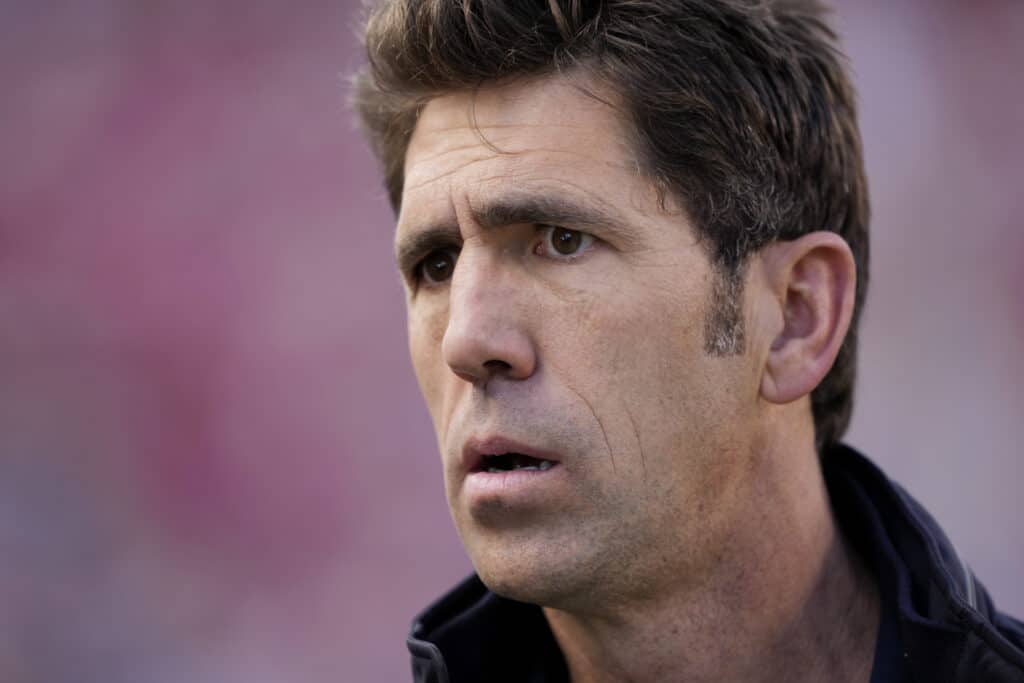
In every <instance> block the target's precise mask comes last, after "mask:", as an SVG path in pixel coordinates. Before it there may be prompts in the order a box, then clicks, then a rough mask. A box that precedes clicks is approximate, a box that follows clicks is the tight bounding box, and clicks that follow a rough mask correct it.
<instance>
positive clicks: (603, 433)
mask: <svg viewBox="0 0 1024 683" xmlns="http://www.w3.org/2000/svg"><path fill="white" fill-rule="evenodd" d="M565 388H566V389H568V390H569V391H571V392H572V393H574V394H576V395H577V396H579V398H580V400H581V401H583V404H584V405H585V406H587V409H588V410H589V411H590V414H591V415H593V416H594V420H596V421H597V426H598V427H600V428H601V436H602V437H604V445H605V448H607V449H608V458H609V459H610V460H611V461H612V471H613V472H617V471H618V470H617V469H616V467H615V451H614V450H612V445H611V442H609V441H608V432H606V431H605V428H604V422H602V421H601V418H600V417H598V415H597V411H595V410H594V406H593V405H591V403H590V401H588V400H587V399H586V397H585V396H584V395H583V394H581V393H580V392H578V391H576V390H575V389H574V388H573V387H572V386H571V385H570V384H569V383H568V382H566V383H565Z"/></svg>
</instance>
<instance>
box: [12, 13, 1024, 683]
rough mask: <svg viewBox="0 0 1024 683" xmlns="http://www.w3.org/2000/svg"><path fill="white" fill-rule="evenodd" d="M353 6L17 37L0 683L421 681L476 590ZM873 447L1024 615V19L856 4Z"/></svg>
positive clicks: (143, 16) (64, 18)
mask: <svg viewBox="0 0 1024 683" xmlns="http://www.w3.org/2000/svg"><path fill="white" fill-rule="evenodd" d="M361 11H362V10H361V9H360V7H359V6H358V4H357V3H356V2H354V1H345V0H342V1H341V2H334V3H328V2H312V1H310V2H303V3H293V2H285V1H284V0H266V1H264V2H257V3H251V2H242V1H241V0H219V1H218V2H193V1H185V2H171V1H169V0H160V1H156V0H154V1H152V2H146V3H138V2H132V1H130V0H88V1H84V0H79V1H78V2H70V1H62V2H59V1H56V0H44V1H34V2H32V1H29V0H15V1H13V2H12V1H10V0H8V1H7V2H4V3H3V4H2V6H0V86H2V99H0V159H2V163H0V321H2V324H0V679H2V680H5V681H7V680H11V681H15V680H17V681H108V682H111V681H112V682H118V681H157V682H163V681H168V682H169V681H182V680H190V681H217V682H220V681H232V682H233V681H283V680H288V681H308V682H310V683H320V682H324V683H326V682H327V681H396V680H408V677H409V674H408V664H407V656H406V654H405V650H404V638H405V631H406V627H407V623H408V621H409V619H410V618H411V616H412V615H413V614H414V613H415V612H416V611H418V610H419V609H420V608H421V607H422V606H423V605H424V604H425V603H426V602H428V601H429V600H431V599H433V598H434V597H436V595H438V594H439V593H440V591H441V590H443V589H444V588H446V587H447V586H448V585H449V584H450V583H452V582H454V581H455V580H456V579H457V578H459V577H460V576H461V575H462V574H464V573H465V572H467V571H468V570H469V564H468V562H467V560H466V559H465V556H464V555H463V553H462V550H461V547H460V545H459V543H458V540H457V538H456V537H455V534H454V532H453V530H452V528H451V524H450V522H449V520H448V517H447V510H446V507H445V503H444V498H443V493H442V483H441V477H440V468H439V464H438V458H437V455H436V447H435V442H434V436H433V432H432V430H431V427H430V425H429V422H428V420H427V417H426V412H425V410H424V408H423V407H422V406H421V403H420V398H419V395H418V393H417V390H416V387H415V383H414V380H413V377H412V373H411V371H410V369H409V364H408V361H407V358H406V347H405V332H404V308H403V297H402V293H401V288H400V285H399V280H398V277H397V275H396V274H395V272H394V269H393V265H392V259H391V233H392V228H393V222H392V216H391V215H390V213H389V210H388V208H387V203H386V201H385V196H384V192H383V190H382V189H381V186H380V182H379V178H378V175H377V170H376V167H375V164H374V162H373V160H372V158H371V156H370V155H369V153H368V151H367V148H366V147H365V145H364V143H363V141H362V139H361V138H360V136H359V135H358V132H357V131H356V129H355V126H354V123H353V116H352V114H351V113H350V112H349V111H348V110H347V109H346V106H345V98H346V91H347V85H346V83H347V75H349V74H351V73H352V72H353V71H354V70H355V68H356V67H357V66H358V64H359V63H360V59H361V56H360V48H359V44H358V38H357V35H358V24H359V16H360V14H361ZM837 23H838V26H839V28H840V30H841V31H842V33H843V34H844V36H845V45H846V49H847V52H848V54H849V55H850V57H851V60H852V63H853V68H854V71H855V73H856V81H857V83H858V87H859V89H860V94H861V103H862V126H863V132H864V138H865V145H866V153H867V160H868V170H869V177H870V180H871V186H872V199H873V205H874V220H873V225H872V232H873V241H874V245H873V264H872V269H871V278H872V285H871V294H870V297H869V302H868V307H867V312H866V317H865V320H864V324H863V329H864V332H863V348H862V360H861V378H860V391H859V399H858V404H857V411H856V416H855V423H854V427H853V430H852V433H851V435H850V439H849V440H850V441H851V442H852V443H853V444H854V445H856V446H860V447H862V448H863V449H865V450H866V451H867V452H868V453H869V454H870V455H871V456H872V457H874V458H875V459H876V460H877V461H879V462H880V463H881V464H882V465H883V466H884V467H885V468H886V469H887V470H888V471H889V472H890V474H891V475H892V476H894V477H895V478H897V479H898V480H900V481H901V482H902V483H904V484H905V485H906V486H907V487H908V488H909V489H910V490H911V491H912V492H913V493H915V494H916V495H917V496H918V497H919V498H920V499H921V500H922V501H923V502H924V503H925V504H926V505H927V506H928V507H929V508H930V509H931V510H932V511H933V513H934V514H935V515H936V517H937V518H938V519H939V520H940V522H942V523H943V524H944V525H945V526H946V528H947V530H948V532H949V534H950V536H951V537H952V539H953V540H954V542H955V543H956V544H957V545H958V547H959V548H960V550H961V551H962V553H963V554H964V555H965V556H966V557H967V558H968V559H969V561H970V562H971V564H972V566H973V567H974V568H975V570H976V572H977V573H978V574H979V575H980V576H981V577H982V579H983V580H984V581H985V582H986V583H987V584H988V586H989V587H990V588H991V590H992V592H993V594H994V596H995V598H996V600H997V602H999V603H1001V604H1002V605H1003V606H1004V608H1007V609H1009V610H1010V611H1014V612H1016V613H1017V614H1018V615H1020V614H1022V613H1024V588H1022V587H1021V583H1020V577H1021V576H1022V575H1024V522H1022V506H1021V503H1020V501H1021V499H1022V496H1021V492H1020V488H1021V486H1022V484H1024V476H1022V475H1024V466H1022V464H1021V462H1022V459H1021V457H1020V446H1019V444H1020V443H1021V442H1022V441H1024V419H1022V418H1024V353H1022V352H1024V342H1022V339H1024V258H1022V257H1024V230H1022V229H1021V217H1022V216H1024V198H1022V192H1021V188H1022V187H1024V133H1022V132H1021V124H1022V122H1024V88H1022V87H1021V85H1020V83H1021V80H1020V75H1019V73H1020V70H1021V69H1022V68H1024V42H1022V41H1020V40H1019V37H1020V36H1021V35H1024V4H1021V3H1019V2H1015V1H1013V0H1006V1H1004V2H999V1H996V0H989V1H986V2H970V3H968V2H959V3H957V2H948V1H946V2H930V1H926V0H918V1H916V2H908V3H887V2H882V1H881V0H873V1H871V2H863V1H859V2H855V1H854V0H847V1H845V2H841V3H840V4H839V7H838V13H837Z"/></svg>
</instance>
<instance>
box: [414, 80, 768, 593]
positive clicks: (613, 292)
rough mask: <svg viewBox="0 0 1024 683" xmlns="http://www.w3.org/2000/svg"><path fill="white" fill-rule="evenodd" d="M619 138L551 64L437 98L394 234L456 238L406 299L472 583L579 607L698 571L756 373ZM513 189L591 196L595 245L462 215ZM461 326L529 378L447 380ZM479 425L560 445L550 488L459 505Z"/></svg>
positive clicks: (701, 267) (487, 352)
mask: <svg viewBox="0 0 1024 683" xmlns="http://www.w3.org/2000/svg"><path fill="white" fill-rule="evenodd" d="M470 111H472V113H473V116H472V117H470V115H469V112H470ZM626 140H627V136H626V135H625V134H624V132H623V129H622V126H621V123H620V121H619V119H618V115H617V113H616V112H615V111H614V110H613V109H612V108H610V107H609V106H608V105H606V104H604V103H601V102H599V101H597V100H595V99H593V98H590V97H588V96H586V95H584V94H583V93H581V92H580V91H579V90H578V89H577V88H574V87H573V86H572V84H571V83H569V82H567V81H565V80H564V79H558V78H549V79H540V80H535V81H532V82H524V83H518V84H511V85H506V86H502V87H498V88H492V89H484V90H481V91H479V92H478V93H476V94H475V95H473V96H471V95H468V94H456V95H450V96H446V97H443V98H439V99H437V100H434V101H432V102H431V103H430V104H428V105H427V107H426V108H425V109H424V111H423V112H422V114H421V116H420V119H419V123H418V125H417V129H416V133H415V135H414V137H413V140H412V143H411V145H410V148H409V153H408V156H407V159H406V183H407V184H406V191H405V198H404V201H403V207H402V213H401V216H400V220H399V231H398V232H399V234H398V240H399V242H400V243H401V242H402V241H403V240H406V241H408V240H409V239H410V238H411V237H413V236H414V235H415V233H416V232H417V230H419V229H420V228H419V227H418V226H422V225H428V224H429V225H438V224H447V225H449V226H450V227H451V228H453V230H454V231H455V234H456V235H457V236H458V238H459V240H460V241H461V253H460V254H459V260H458V263H457V265H456V270H455V276H454V277H453V278H452V279H451V281H450V282H449V283H448V284H447V285H446V286H444V287H439V288H436V289H432V290H429V291H428V290H424V289H422V288H421V289H419V290H415V291H414V288H412V287H411V288H410V294H409V299H408V303H409V334H410V350H411V353H412V358H413V365H414V368H415V370H416V375H417V378H418V380H419V383H420V387H421V390H422V392H423V395H424V398H425V400H426V402H427V405H428V407H429V409H430V412H431V416H432V418H433V421H434V425H435V428H436V430H437V433H438V443H439V447H440V450H441V453H442V458H443V463H444V470H445V485H446V491H447V495H448V500H449V506H450V508H451V512H452V517H453V519H454V521H455V525H456V528H457V529H458V531H459V533H460V536H461V538H462V540H463V543H464V545H465V547H466V549H467V552H468V553H469V556H470V558H471V559H472V561H473V563H474V566H475V567H476V569H477V571H478V573H479V574H480V576H481V578H482V579H483V580H484V582H485V583H486V584H487V585H488V586H489V587H490V588H491V589H492V590H494V591H495V592H497V593H500V594H504V595H507V596H509V597H513V598H515V599H518V600H522V601H526V602H533V603H537V604H542V605H553V606H559V607H563V608H569V607H573V608H577V609H579V608H583V607H586V605H588V604H590V603H592V602H593V601H594V600H595V597H596V596H598V595H601V596H603V598H604V599H607V598H609V597H612V598H620V599H622V600H626V599H637V598H643V597H651V596H654V595H656V594H657V593H658V591H660V590H662V589H663V588H664V587H665V586H664V584H665V583H666V582H670V581H679V580H681V579H682V580H685V577H687V576H690V577H692V579H693V581H699V580H700V577H701V575H702V574H703V573H706V572H707V571H710V570H711V567H712V566H713V564H714V562H715V561H716V554H719V553H720V552H721V545H722V543H723V542H727V538H726V531H725V530H726V529H728V528H729V526H730V525H731V524H734V523H735V521H734V520H732V519H730V514H731V513H732V510H733V508H734V506H731V505H730V501H729V496H730V495H733V493H731V492H732V491H734V490H735V489H736V487H735V486H734V481H735V479H736V478H737V477H739V476H741V474H742V472H743V471H744V467H745V465H744V463H743V459H744V457H745V453H744V452H743V449H742V447H741V446H740V444H742V443H744V439H743V438H742V437H741V436H740V435H739V434H738V432H741V431H742V430H743V429H744V426H743V425H744V424H745V413H744V411H745V410H748V406H749V404H750V403H751V402H752V399H753V397H752V396H751V393H752V392H753V391H754V389H752V386H753V382H752V369H751V368H750V367H749V362H748V360H747V359H745V358H744V357H742V356H738V355H730V354H720V355H717V354H709V353H708V352H707V348H706V345H707V339H706V327H705V323H706V321H707V320H708V318H709V315H708V312H709V311H708V306H709V303H710V301H711V300H712V297H711V293H712V291H713V287H714V283H715V281H716V278H717V277H718V276H717V275H716V274H715V273H714V271H713V268H712V266H711V265H710V263H709V261H708V258H707V256H706V254H705V252H704V250H703V248H702V247H701V246H700V245H698V244H697V241H696V239H695V238H694V236H693V231H692V229H691V228H690V227H689V225H688V224H687V222H686V219H685V215H684V214H683V213H682V212H681V211H665V210H663V209H662V208H661V207H660V206H659V201H658V198H657V193H656V191H655V189H654V187H653V184H652V183H651V182H650V181H649V180H648V179H647V178H644V177H643V176H641V175H639V174H638V173H637V172H636V168H637V164H636V163H635V160H634V159H633V158H632V156H631V154H630V150H629V146H628V144H627V142H626ZM524 193H526V194H530V193H534V194H548V195H562V196H569V197H573V198H574V199H575V200H576V201H578V202H581V203H587V202H590V203H592V204H595V205H600V207H601V210H602V211H603V212H604V213H605V214H610V215H612V216H614V217H615V221H616V223H617V224H616V225H615V226H610V227H614V230H608V231H604V230H602V229H601V227H600V226H593V227H592V228H591V229H592V231H593V234H594V237H595V245H597V246H596V247H595V248H594V249H592V250H591V251H589V252H588V253H587V254H585V255H583V256H581V257H580V258H578V259H577V260H574V261H572V262H549V261H544V260H541V259H540V257H537V256H535V255H534V254H533V253H532V252H531V251H530V250H531V245H532V244H533V242H532V241H531V240H535V239H536V238H535V235H536V229H535V226H522V225H510V226H506V227H505V228H501V229H499V230H494V231H489V230H483V229H482V228H481V226H479V225H475V224H474V221H473V215H474V209H479V207H482V206H486V205H487V204H488V203H493V202H495V201H500V200H501V199H502V198H504V197H507V196H522V195H523V194H524ZM568 227H570V228H572V226H568ZM623 231H628V232H629V233H630V234H631V239H630V241H629V244H628V245H627V244H626V242H625V241H623V240H622V239H620V238H619V236H618V235H617V233H621V232H623ZM459 316H462V317H459ZM467 316H474V317H473V318H472V319H469V320H468V324H467ZM453 320H457V321H458V322H459V324H458V325H455V324H453ZM474 325H476V327H474ZM473 329H476V330H485V331H490V333H491V336H490V337H488V336H487V334H482V335H480V338H479V339H474V340H469V341H471V342H472V343H469V342H467V339H460V340H458V341H459V342H460V344H459V345H456V344H450V346H451V347H452V348H454V347H456V346H457V347H458V348H460V349H475V350H476V351H478V352H479V353H478V355H477V356H473V358H475V359H476V360H482V359H489V360H499V361H500V360H502V358H501V356H502V354H503V353H504V354H507V355H508V356H509V357H510V358H512V359H513V361H514V362H519V361H518V359H519V358H520V356H522V354H523V353H524V351H523V348H528V349H529V351H528V353H529V354H532V355H531V356H530V358H531V359H533V360H534V361H535V362H534V363H533V364H532V365H531V366H530V367H531V368H532V369H531V371H530V372H529V374H528V376H519V375H515V374H514V373H512V372H494V373H493V374H489V375H488V377H489V379H488V381H486V382H476V383H474V382H469V381H467V380H466V379H465V378H464V377H461V376H459V375H458V374H456V373H455V372H454V371H453V363H463V362H467V359H465V358H457V359H453V358H452V357H450V355H449V356H448V357H446V355H445V353H444V352H443V347H444V345H445V341H446V337H450V336H451V335H455V334H468V333H467V332H466V330H473ZM449 341H451V340H450V339H449ZM461 342H467V343H466V344H461ZM473 344H477V345H478V347H479V348H478V347H474V346H473ZM524 344H525V345H526V346H525V347H524V346H523V345H524ZM480 345H483V346H485V347H486V348H483V347H481V346H480ZM466 353H467V354H469V352H468V351H467V352H466ZM516 354H519V355H516ZM470 355H472V354H470ZM491 356H493V357H494V358H490V357H491ZM469 361H472V358H470V359H469ZM509 367H510V368H511V369H512V370H514V369H515V367H514V366H513V365H512V364H509ZM485 432H486V433H496V432H500V433H502V434H504V435H506V436H508V437H510V438H514V439H516V440H519V441H523V442H525V443H528V444H529V445H531V446H533V447H536V448H543V449H547V450H551V451H556V452H558V453H559V455H560V462H559V466H558V467H559V468H561V475H564V476H562V478H561V479H560V480H559V484H558V486H557V487H554V488H553V489H552V492H551V495H547V496H545V495H539V496H538V497H537V498H536V499H530V502H529V504H525V505H524V504H516V503H515V502H513V503H508V502H505V501H503V500H502V499H501V498H500V497H498V498H495V499H494V500H492V501H488V502H487V504H483V505H481V504H478V505H476V506H474V505H472V504H471V501H469V500H467V497H466V496H465V495H464V491H465V484H466V473H465V472H464V471H463V470H462V469H461V450H462V447H463V444H464V442H465V440H466V439H467V438H469V437H470V436H472V435H474V434H479V433H485ZM509 500H513V501H514V499H509Z"/></svg>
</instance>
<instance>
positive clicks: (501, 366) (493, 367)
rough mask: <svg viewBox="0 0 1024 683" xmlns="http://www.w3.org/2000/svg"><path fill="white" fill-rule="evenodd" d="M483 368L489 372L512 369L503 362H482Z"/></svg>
mask: <svg viewBox="0 0 1024 683" xmlns="http://www.w3.org/2000/svg"><path fill="white" fill-rule="evenodd" d="M484 367H485V368H487V369H488V370H490V371H491V372H494V371H501V370H511V369H512V366H511V365H509V364H508V363H507V362H505V361H503V360H489V361H486V362H484Z"/></svg>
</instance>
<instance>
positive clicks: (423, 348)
mask: <svg viewBox="0 0 1024 683" xmlns="http://www.w3.org/2000/svg"><path fill="white" fill-rule="evenodd" d="M446 328H447V316H446V315H444V314H443V313H440V312H429V313H427V314H423V313H417V312H413V311H411V310H410V312H409V317H408V334H409V357H410V359H411V360H412V367H413V372H415V374H416V381H417V382H418V383H419V387H420V392H421V393H422V394H423V399H424V401H425V402H426V404H427V408H428V410H429V411H430V415H431V417H432V418H433V420H434V426H435V428H438V429H439V428H440V420H441V406H442V401H443V395H442V394H443V390H444V385H445V379H446V377H447V375H448V368H447V366H446V365H445V363H444V359H443V358H442V356H441V341H442V339H443V338H444V333H445V329H446Z"/></svg>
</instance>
